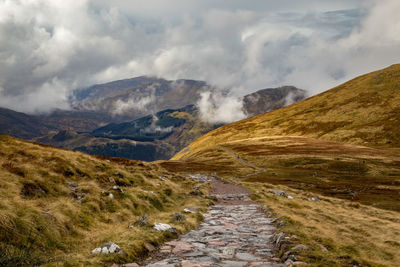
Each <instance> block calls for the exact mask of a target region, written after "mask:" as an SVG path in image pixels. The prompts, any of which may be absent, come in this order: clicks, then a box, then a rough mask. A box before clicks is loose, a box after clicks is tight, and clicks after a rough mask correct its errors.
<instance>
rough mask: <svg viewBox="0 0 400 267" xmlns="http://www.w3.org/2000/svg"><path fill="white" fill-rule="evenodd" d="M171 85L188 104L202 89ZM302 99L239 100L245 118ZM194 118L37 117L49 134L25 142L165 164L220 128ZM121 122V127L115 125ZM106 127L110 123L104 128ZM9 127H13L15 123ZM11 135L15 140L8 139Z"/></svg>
mask: <svg viewBox="0 0 400 267" xmlns="http://www.w3.org/2000/svg"><path fill="white" fill-rule="evenodd" d="M154 81H160V80H159V79H152V80H151V79H149V78H145V77H139V78H135V79H130V80H123V81H117V82H112V83H110V84H106V85H98V86H94V87H91V88H90V89H87V90H86V91H83V92H81V93H80V94H77V96H76V99H80V100H82V99H91V100H93V99H106V97H105V96H107V95H110V94H112V92H113V90H114V89H115V88H117V89H115V90H116V92H115V93H114V94H115V95H119V94H120V93H121V92H126V91H125V90H132V86H136V88H138V87H140V86H144V84H147V85H148V84H151V85H152V86H153V87H154V88H158V87H155V85H154ZM162 81H164V82H167V81H165V80H162ZM157 83H158V82H157ZM175 83H177V84H179V83H180V84H186V85H187V86H189V85H190V84H191V85H190V86H191V87H190V88H192V89H188V91H187V92H186V94H187V95H191V97H189V98H188V99H192V97H193V95H194V93H195V91H196V92H197V94H198V93H199V92H198V91H197V90H198V89H193V88H200V87H201V86H203V85H204V86H205V83H203V82H196V81H189V80H179V81H177V82H175ZM160 88H162V86H161V87H160ZM160 88H159V89H157V90H159V91H162V90H163V89H160ZM165 88H167V89H166V90H170V92H173V93H176V88H175V89H171V88H172V87H171V86H170V87H168V86H167V87H165ZM185 88H188V87H180V90H183V91H185V90H187V89H185ZM203 88H204V87H203ZM183 91H182V92H183ZM166 94H167V93H165V94H164V96H161V98H163V97H165V95H166ZM305 95H306V94H305V91H304V90H301V89H298V88H295V87H292V86H285V87H280V88H275V89H272V88H271V89H263V90H259V91H257V92H255V93H252V94H249V95H246V96H244V97H243V105H244V106H243V108H244V110H243V111H244V113H245V114H249V115H251V114H258V113H262V112H266V111H269V110H271V109H275V108H279V107H281V106H284V105H285V104H287V103H291V102H293V101H298V100H300V99H303V98H304V97H305ZM139 96H140V95H139ZM193 99H194V98H193ZM160 101H161V100H160ZM188 101H189V100H188ZM156 102H157V101H156ZM184 102H185V101H183V102H182V103H184ZM189 102H190V101H189ZM170 103H171V102H170ZM175 104H176V103H175ZM175 104H174V105H175ZM176 105H177V104H176ZM103 112H105V113H103ZM199 112H200V111H199V110H198V108H197V107H196V106H195V105H187V106H185V107H183V108H175V109H165V110H162V111H159V112H155V113H153V115H147V116H144V117H141V118H137V119H134V120H128V118H129V116H128V115H111V114H107V113H106V111H89V110H87V111H78V110H72V111H59V110H58V111H55V112H53V113H51V114H48V115H41V116H37V118H38V119H37V120H40V121H41V122H42V124H43V123H45V124H46V125H51V127H52V128H51V129H53V131H51V132H49V131H47V132H45V131H44V132H43V134H36V135H32V137H31V138H28V139H32V140H34V141H36V142H39V143H43V144H48V145H52V146H56V147H61V148H66V149H71V150H76V151H81V152H85V153H89V154H97V155H104V156H110V157H124V158H129V159H135V160H145V161H154V160H160V159H169V158H170V157H172V156H173V155H174V154H175V153H176V152H178V151H179V150H181V149H182V148H184V147H185V146H187V145H189V144H190V143H191V142H192V141H193V140H195V139H196V138H198V137H200V136H201V135H203V134H205V133H207V132H209V131H211V130H214V129H215V128H217V127H219V126H221V125H222V124H213V123H207V122H204V121H202V120H201V118H200V115H199ZM27 116H28V115H27ZM121 120H126V121H125V122H121ZM107 121H113V122H112V123H108V124H106V122H107ZM14 123H15V124H17V122H14ZM38 125H39V124H38ZM98 126H100V127H98ZM88 130H90V131H88ZM11 135H13V136H17V135H16V134H14V133H13V134H11ZM20 137H22V136H20Z"/></svg>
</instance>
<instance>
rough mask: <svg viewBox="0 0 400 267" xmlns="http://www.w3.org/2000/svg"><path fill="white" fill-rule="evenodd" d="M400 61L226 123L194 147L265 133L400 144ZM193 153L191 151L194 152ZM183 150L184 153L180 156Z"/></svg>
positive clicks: (392, 145) (193, 147)
mask: <svg viewBox="0 0 400 267" xmlns="http://www.w3.org/2000/svg"><path fill="white" fill-rule="evenodd" d="M399 92H400V65H393V66H390V67H388V68H386V69H383V70H379V71H375V72H372V73H369V74H366V75H363V76H360V77H357V78H355V79H353V80H351V81H349V82H346V83H344V84H342V85H339V86H338V87H335V88H333V89H331V90H328V91H326V92H324V93H322V94H319V95H316V96H313V97H311V98H308V99H306V100H303V101H301V102H298V103H296V104H293V105H291V106H288V107H285V108H282V109H279V110H275V111H272V112H268V113H265V114H261V115H258V116H254V117H252V118H249V119H245V120H243V121H239V122H235V123H232V124H229V125H226V126H223V127H221V128H219V129H217V130H215V131H213V132H210V133H208V134H207V135H205V136H203V137H201V138H199V139H198V140H196V141H195V142H194V143H192V144H191V145H190V146H189V149H188V150H185V152H188V151H194V150H196V149H197V148H202V147H204V146H205V145H209V144H218V143H221V142H227V141H235V140H240V139H246V138H257V137H263V136H304V137H313V138H322V139H326V140H334V141H341V142H348V143H354V144H363V145H368V146H384V147H400V134H399V133H400V124H399V123H398V121H399V120H400V93H399ZM189 153H191V152H189ZM183 154H185V155H187V156H188V155H189V154H187V153H180V154H178V156H177V157H176V158H179V157H180V156H182V155H183Z"/></svg>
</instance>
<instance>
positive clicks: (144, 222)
mask: <svg viewBox="0 0 400 267" xmlns="http://www.w3.org/2000/svg"><path fill="white" fill-rule="evenodd" d="M135 225H138V226H147V225H149V217H148V216H147V215H143V216H142V217H140V218H139V220H137V221H136V222H135Z"/></svg>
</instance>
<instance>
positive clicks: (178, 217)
mask: <svg viewBox="0 0 400 267" xmlns="http://www.w3.org/2000/svg"><path fill="white" fill-rule="evenodd" d="M171 221H173V222H184V221H186V217H185V215H183V214H181V213H179V212H176V213H175V214H174V215H172V218H171Z"/></svg>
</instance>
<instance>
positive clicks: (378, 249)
mask: <svg viewBox="0 0 400 267" xmlns="http://www.w3.org/2000/svg"><path fill="white" fill-rule="evenodd" d="M244 185H245V186H246V187H248V188H249V189H251V190H252V191H253V192H254V195H253V199H255V200H257V201H258V202H261V203H263V204H265V205H267V206H268V207H269V208H270V209H271V210H272V211H274V212H276V213H278V214H279V215H278V216H279V217H280V219H281V220H282V221H284V222H285V226H283V227H281V229H280V230H281V231H284V232H285V233H287V234H289V235H296V236H297V237H298V239H299V240H298V241H297V242H299V243H302V244H305V245H307V246H308V247H309V248H310V250H308V251H304V252H301V254H300V255H301V256H300V257H299V259H300V260H304V261H306V262H308V263H310V264H311V266H359V265H361V266H399V265H400V254H399V253H398V251H399V249H400V241H399V240H400V217H399V213H398V212H393V211H387V210H382V209H377V208H374V207H371V206H367V205H362V204H356V203H354V202H352V201H348V200H343V199H337V198H331V197H324V196H321V195H318V194H311V193H309V192H305V191H303V190H298V189H293V188H291V187H286V186H282V185H279V186H278V185H271V184H266V183H244ZM270 189H280V190H285V191H286V192H287V194H289V195H291V196H293V197H294V199H293V200H290V199H286V198H283V197H278V196H275V195H272V194H271V193H268V190H270ZM311 196H314V197H315V196H316V197H318V198H320V199H321V201H320V202H313V201H310V200H306V199H308V198H309V197H311Z"/></svg>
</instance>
